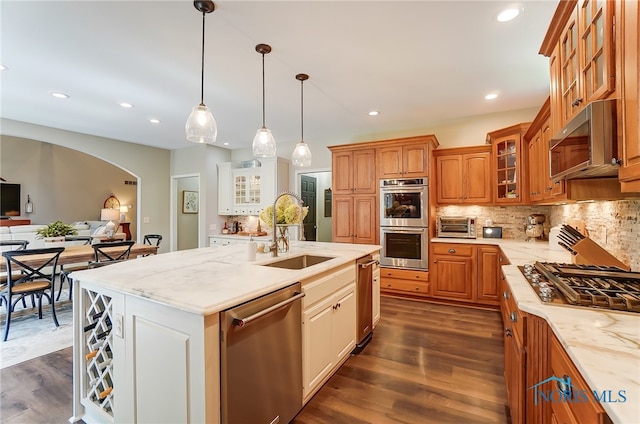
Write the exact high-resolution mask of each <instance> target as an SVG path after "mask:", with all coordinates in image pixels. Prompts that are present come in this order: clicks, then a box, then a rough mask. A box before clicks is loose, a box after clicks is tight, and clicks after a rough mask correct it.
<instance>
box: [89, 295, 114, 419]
mask: <svg viewBox="0 0 640 424" xmlns="http://www.w3.org/2000/svg"><path fill="white" fill-rule="evenodd" d="M84 294H85V296H86V300H87V302H86V305H87V308H86V309H85V312H84V317H83V329H84V340H83V342H84V349H85V369H86V373H87V375H86V379H85V384H84V389H83V390H84V396H85V398H86V399H88V400H89V401H90V402H92V403H93V404H95V405H96V406H97V407H98V408H99V409H101V410H102V411H104V412H106V413H107V414H109V415H110V416H112V417H113V399H114V387H113V364H112V360H113V354H112V343H113V335H112V333H111V326H112V314H113V308H112V299H111V297H109V296H106V295H104V294H101V293H97V292H94V291H91V290H84Z"/></svg>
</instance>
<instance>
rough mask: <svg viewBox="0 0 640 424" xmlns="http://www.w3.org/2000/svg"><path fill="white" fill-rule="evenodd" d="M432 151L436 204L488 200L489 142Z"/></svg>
mask: <svg viewBox="0 0 640 424" xmlns="http://www.w3.org/2000/svg"><path fill="white" fill-rule="evenodd" d="M433 155H434V158H435V166H436V177H435V179H436V181H435V184H436V199H437V203H438V204H439V205H446V204H450V205H451V204H465V203H467V204H475V205H479V204H488V203H491V199H492V197H491V146H488V145H485V146H473V147H461V148H453V149H438V150H434V152H433ZM432 184H433V182H432Z"/></svg>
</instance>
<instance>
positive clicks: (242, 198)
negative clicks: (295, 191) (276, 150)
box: [218, 158, 289, 215]
mask: <svg viewBox="0 0 640 424" xmlns="http://www.w3.org/2000/svg"><path fill="white" fill-rule="evenodd" d="M260 162H261V163H262V166H259V167H253V168H242V167H239V165H237V164H233V163H231V162H224V163H221V164H218V214H219V215H258V214H259V213H260V211H261V210H262V209H263V208H265V207H266V206H268V205H270V204H271V203H273V201H274V199H275V198H276V195H277V194H279V193H281V192H283V191H286V190H287V189H288V187H289V163H288V161H287V160H286V159H282V158H263V159H261V160H260Z"/></svg>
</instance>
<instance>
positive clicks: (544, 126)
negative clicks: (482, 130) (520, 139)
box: [524, 98, 566, 203]
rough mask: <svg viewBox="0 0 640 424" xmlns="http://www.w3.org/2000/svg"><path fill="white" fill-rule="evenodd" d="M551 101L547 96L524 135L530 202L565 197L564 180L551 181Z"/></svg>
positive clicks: (547, 201) (545, 201)
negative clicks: (526, 149) (526, 150)
mask: <svg viewBox="0 0 640 424" xmlns="http://www.w3.org/2000/svg"><path fill="white" fill-rule="evenodd" d="M550 104H551V101H550V98H547V100H546V101H545V103H544V104H543V105H542V108H540V111H539V112H538V114H537V115H536V117H535V119H534V120H533V122H532V123H531V126H530V127H529V129H528V130H527V132H526V133H525V135H524V142H525V143H526V144H527V145H528V149H529V154H528V169H527V174H528V177H529V200H530V202H531V203H553V202H557V201H559V200H564V199H565V198H566V195H565V194H566V191H565V180H555V181H552V180H551V178H550V169H549V142H550V140H551V121H552V118H551V106H550Z"/></svg>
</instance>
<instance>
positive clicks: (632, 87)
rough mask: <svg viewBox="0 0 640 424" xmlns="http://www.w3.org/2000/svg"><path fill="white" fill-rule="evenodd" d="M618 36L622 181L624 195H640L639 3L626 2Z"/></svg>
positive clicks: (620, 175) (622, 6)
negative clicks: (628, 193)
mask: <svg viewBox="0 0 640 424" xmlns="http://www.w3.org/2000/svg"><path fill="white" fill-rule="evenodd" d="M619 4H620V8H621V10H620V13H619V14H618V15H619V16H620V20H619V24H618V28H619V29H618V31H617V32H618V34H620V42H619V45H620V48H621V54H620V57H621V63H620V66H619V69H621V70H622V81H621V91H622V96H621V101H620V102H619V105H620V106H621V112H620V116H621V118H622V119H621V121H622V122H619V123H618V131H619V136H620V138H621V154H622V163H621V167H620V171H619V174H618V178H619V180H620V185H621V189H622V191H623V192H640V121H639V119H638V116H640V107H639V106H638V101H639V100H640V85H639V84H638V75H639V74H640V36H639V35H638V27H639V26H640V7H638V2H637V1H622V2H619Z"/></svg>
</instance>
